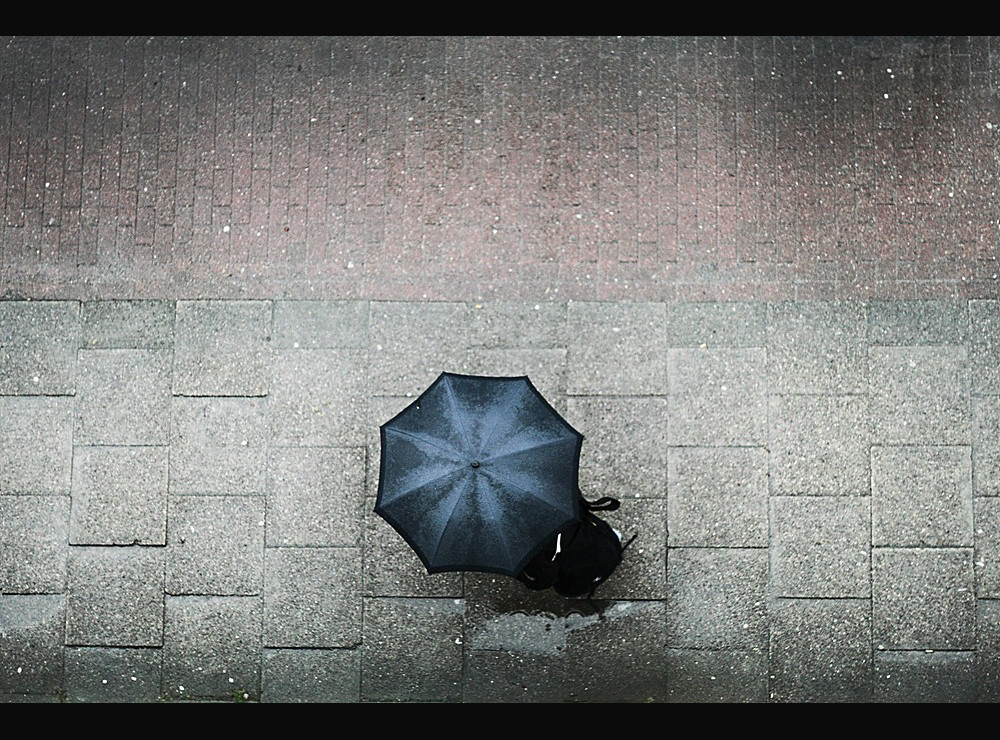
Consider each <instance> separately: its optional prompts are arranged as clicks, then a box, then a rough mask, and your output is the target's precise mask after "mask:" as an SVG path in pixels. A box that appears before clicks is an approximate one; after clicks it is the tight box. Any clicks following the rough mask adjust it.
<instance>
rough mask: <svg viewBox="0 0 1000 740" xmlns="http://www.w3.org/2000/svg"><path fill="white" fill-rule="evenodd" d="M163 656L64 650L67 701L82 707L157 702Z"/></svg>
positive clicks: (123, 650) (148, 652)
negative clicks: (84, 705)
mask: <svg viewBox="0 0 1000 740" xmlns="http://www.w3.org/2000/svg"><path fill="white" fill-rule="evenodd" d="M162 653H163V651H162V650H161V649H159V648H108V647H74V648H67V649H66V659H65V660H66V701H69V702H79V703H83V704H147V703H152V702H155V701H158V700H159V698H160V696H161V693H160V668H161V658H162Z"/></svg>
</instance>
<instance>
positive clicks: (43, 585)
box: [0, 496, 70, 594]
mask: <svg viewBox="0 0 1000 740" xmlns="http://www.w3.org/2000/svg"><path fill="white" fill-rule="evenodd" d="M69 522H70V497H69V496H0V525H2V526H0V592H2V593H5V594H46V593H56V594H58V593H62V592H63V591H64V590H65V589H66V559H67V557H68V555H69V548H68V543H69Z"/></svg>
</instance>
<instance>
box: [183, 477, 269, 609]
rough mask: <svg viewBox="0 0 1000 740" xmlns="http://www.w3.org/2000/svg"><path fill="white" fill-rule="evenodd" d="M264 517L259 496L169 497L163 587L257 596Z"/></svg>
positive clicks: (260, 581) (261, 572) (261, 570)
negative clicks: (164, 583)
mask: <svg viewBox="0 0 1000 740" xmlns="http://www.w3.org/2000/svg"><path fill="white" fill-rule="evenodd" d="M265 521H266V514H265V504H264V501H263V499H261V498H260V497H254V496H172V497H171V499H170V506H169V514H168V523H169V526H168V533H169V535H168V539H167V548H166V559H167V562H166V586H165V589H166V592H167V593H169V594H174V595H182V594H200V595H212V596H252V595H259V594H260V593H261V592H262V590H263V579H264V528H265Z"/></svg>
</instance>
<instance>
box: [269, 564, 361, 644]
mask: <svg viewBox="0 0 1000 740" xmlns="http://www.w3.org/2000/svg"><path fill="white" fill-rule="evenodd" d="M360 641H361V551H360V549H359V548H356V547H269V548H267V549H266V550H265V554H264V645H265V646H266V647H274V648H280V647H297V648H334V647H354V646H356V645H357V644H358V643H359V642H360Z"/></svg>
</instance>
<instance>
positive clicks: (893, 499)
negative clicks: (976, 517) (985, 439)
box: [871, 445, 973, 547]
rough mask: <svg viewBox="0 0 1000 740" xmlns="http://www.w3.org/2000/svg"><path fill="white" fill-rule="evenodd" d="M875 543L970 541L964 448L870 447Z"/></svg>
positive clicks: (967, 452)
mask: <svg viewBox="0 0 1000 740" xmlns="http://www.w3.org/2000/svg"><path fill="white" fill-rule="evenodd" d="M871 503H872V511H871V530H872V544H873V545H874V546H875V547H969V546H971V545H972V541H973V534H972V457H971V454H970V449H969V447H967V446H964V445H962V446H922V445H907V446H904V447H883V446H880V445H873V446H872V498H871Z"/></svg>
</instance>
